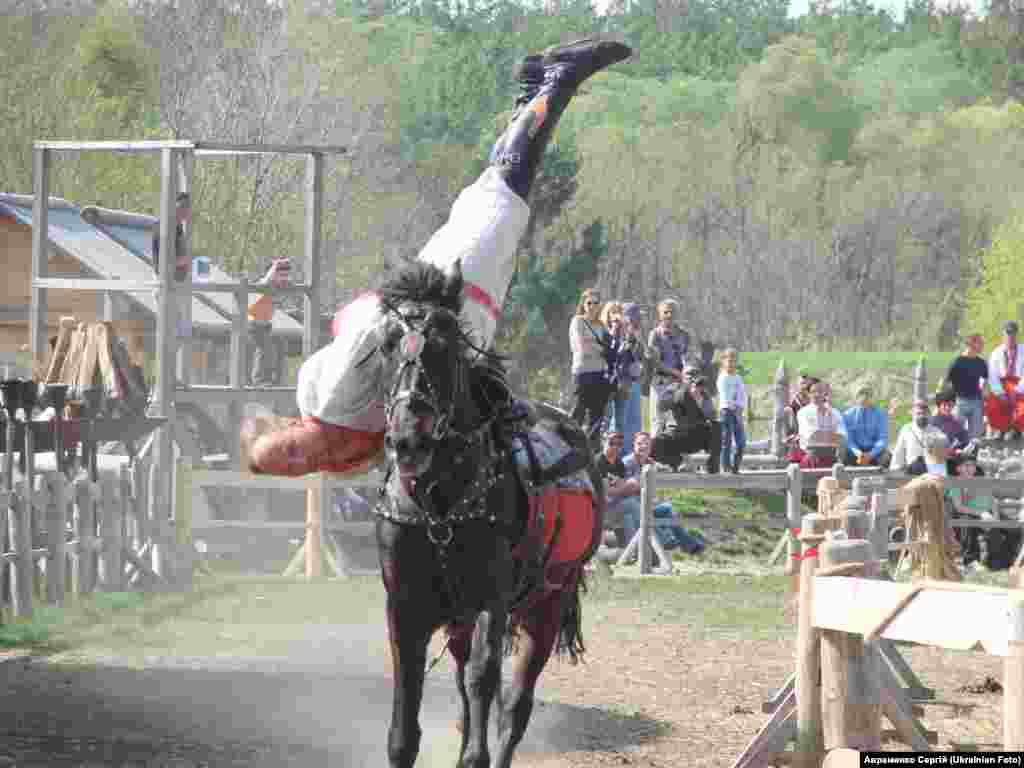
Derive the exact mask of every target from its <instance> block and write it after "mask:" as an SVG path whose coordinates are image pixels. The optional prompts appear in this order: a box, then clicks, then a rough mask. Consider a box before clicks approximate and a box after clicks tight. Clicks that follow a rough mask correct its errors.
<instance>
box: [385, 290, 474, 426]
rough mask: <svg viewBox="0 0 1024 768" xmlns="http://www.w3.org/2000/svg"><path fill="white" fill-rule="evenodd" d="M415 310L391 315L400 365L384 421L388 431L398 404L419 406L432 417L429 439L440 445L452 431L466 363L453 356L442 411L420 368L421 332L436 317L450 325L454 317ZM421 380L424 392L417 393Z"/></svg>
mask: <svg viewBox="0 0 1024 768" xmlns="http://www.w3.org/2000/svg"><path fill="white" fill-rule="evenodd" d="M417 309H419V308H415V307H414V308H403V309H399V310H394V311H393V315H394V317H395V319H396V320H397V322H398V327H399V328H400V329H401V331H402V335H401V338H400V339H399V340H398V355H399V359H400V361H401V362H400V365H399V368H398V373H397V375H396V376H395V383H394V385H393V386H392V387H391V394H390V396H389V397H388V401H387V404H386V405H385V417H386V419H387V424H388V427H389V428H390V426H391V417H392V415H393V414H394V411H395V408H397V407H398V405H399V404H400V403H403V402H409V403H410V404H412V403H421V404H422V405H424V406H426V407H427V408H429V409H430V411H431V412H432V413H433V414H434V423H433V426H432V427H431V429H430V433H429V437H430V439H431V440H433V441H434V442H440V441H441V440H443V439H445V438H446V437H448V436H449V433H450V432H452V431H453V428H452V424H453V422H454V420H455V404H456V403H457V402H458V401H459V400H460V398H461V397H462V395H463V392H462V390H463V383H464V379H465V371H464V370H463V366H464V365H466V361H464V360H463V359H462V358H461V356H456V360H457V362H456V370H455V372H454V373H455V376H454V385H453V389H452V395H451V398H450V399H449V402H448V405H447V407H442V406H441V398H440V396H439V392H438V387H437V385H436V383H435V382H434V381H433V380H432V378H431V376H430V375H429V374H428V373H427V371H426V367H425V366H424V364H423V350H424V349H425V348H426V345H427V337H426V333H425V331H426V330H427V329H429V328H430V326H431V324H432V323H433V321H434V319H435V317H436V315H437V313H443V314H446V315H449V316H451V318H452V321H453V322H457V317H456V315H455V313H453V312H451V311H450V310H448V309H444V308H431V309H429V310H427V311H426V312H424V311H422V309H419V311H418V312H417ZM421 378H422V380H423V388H424V389H425V390H426V391H425V392H421V391H420V390H419V389H418V386H419V382H420V379H421Z"/></svg>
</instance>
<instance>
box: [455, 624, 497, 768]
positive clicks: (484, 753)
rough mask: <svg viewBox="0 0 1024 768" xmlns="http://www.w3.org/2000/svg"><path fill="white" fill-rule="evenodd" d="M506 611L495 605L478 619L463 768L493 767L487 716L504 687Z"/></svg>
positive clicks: (468, 666) (471, 654) (471, 656)
mask: <svg viewBox="0 0 1024 768" xmlns="http://www.w3.org/2000/svg"><path fill="white" fill-rule="evenodd" d="M505 620H506V612H505V608H504V606H502V605H493V604H492V605H491V606H490V607H488V608H486V609H484V610H483V611H481V612H480V613H479V614H477V617H476V625H475V626H474V628H473V638H472V645H471V647H470V650H469V660H468V663H467V664H466V672H468V678H469V679H468V683H469V684H468V686H467V688H466V695H467V704H468V706H467V708H466V709H467V710H468V716H467V717H466V718H465V721H464V725H465V727H466V730H465V731H464V732H463V735H462V738H463V747H462V754H461V756H460V759H459V767H460V768H490V765H491V754H490V752H489V751H488V749H487V717H488V715H489V714H490V711H491V702H493V701H494V696H495V694H496V693H497V691H498V687H499V686H500V685H501V655H502V643H503V642H504V639H505Z"/></svg>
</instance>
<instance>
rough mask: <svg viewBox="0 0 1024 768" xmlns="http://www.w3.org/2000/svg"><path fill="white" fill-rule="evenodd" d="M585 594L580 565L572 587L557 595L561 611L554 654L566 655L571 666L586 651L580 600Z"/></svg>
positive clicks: (577, 567)
mask: <svg viewBox="0 0 1024 768" xmlns="http://www.w3.org/2000/svg"><path fill="white" fill-rule="evenodd" d="M586 592H587V580H586V575H585V574H584V571H583V565H582V563H581V564H579V565H577V566H576V574H575V577H574V578H573V579H572V585H571V586H566V588H565V589H564V590H562V591H561V593H560V594H559V599H560V601H561V608H562V610H561V611H560V614H561V619H560V622H559V627H558V642H557V644H556V645H555V653H556V654H558V655H562V654H564V653H568V654H569V660H570V662H571V663H573V664H576V663H577V662H579V660H580V659H581V658H582V657H583V654H584V653H585V652H586V650H587V649H586V647H585V646H584V645H583V605H582V602H581V600H580V598H581V597H582V596H583V595H584V594H586Z"/></svg>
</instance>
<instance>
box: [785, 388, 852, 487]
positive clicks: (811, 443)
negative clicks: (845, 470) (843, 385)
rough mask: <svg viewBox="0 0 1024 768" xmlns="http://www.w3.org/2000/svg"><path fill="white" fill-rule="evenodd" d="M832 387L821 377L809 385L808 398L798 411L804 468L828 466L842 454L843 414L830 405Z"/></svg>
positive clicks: (843, 438)
mask: <svg viewBox="0 0 1024 768" xmlns="http://www.w3.org/2000/svg"><path fill="white" fill-rule="evenodd" d="M831 394H832V391H831V388H830V387H829V385H828V384H827V383H826V382H824V381H818V382H815V384H814V385H813V386H812V387H811V402H810V404H809V405H805V406H804V407H803V408H801V409H800V412H799V413H798V414H797V424H798V426H799V436H800V450H801V452H802V456H801V457H800V466H801V467H804V468H805V469H818V468H821V467H831V466H832V465H833V464H835V463H836V462H837V461H838V459H839V457H840V456H842V455H843V453H842V451H844V450H845V443H846V440H847V436H846V426H845V425H844V424H843V416H842V414H841V413H839V411H837V410H836V409H835V408H833V407H832V405H830V403H829V398H830V396H831Z"/></svg>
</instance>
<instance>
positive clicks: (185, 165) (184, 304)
mask: <svg viewBox="0 0 1024 768" xmlns="http://www.w3.org/2000/svg"><path fill="white" fill-rule="evenodd" d="M177 160H178V163H177V179H178V191H179V192H191V191H192V167H193V160H194V157H193V155H192V151H191V150H188V151H184V152H181V153H179V154H178V155H177ZM194 202H195V201H192V204H194ZM175 222H177V196H175ZM183 240H184V244H185V251H186V252H187V253H188V257H189V259H188V274H187V275H186V276H185V280H184V282H183V283H180V284H179V285H178V286H177V288H178V293H179V296H181V295H182V294H183V297H182V299H181V300H180V301H179V302H176V303H177V305H178V306H177V307H176V310H177V312H178V314H179V317H178V326H179V328H176V329H175V332H176V335H177V336H178V338H177V352H176V355H175V361H174V368H175V372H176V374H177V377H178V381H179V382H180V383H181V384H183V385H185V386H186V387H187V386H190V385H191V384H193V383H194V381H195V379H194V377H193V375H192V348H193V338H194V333H193V331H192V296H193V293H192V288H193V285H192V224H191V222H190V223H189V224H187V225H186V226H185V227H184V238H183ZM161 250H162V249H161ZM183 326H187V327H188V328H189V333H188V336H182V335H180V333H179V331H180V328H181V327H183ZM196 458H199V457H198V456H197V457H196Z"/></svg>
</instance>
